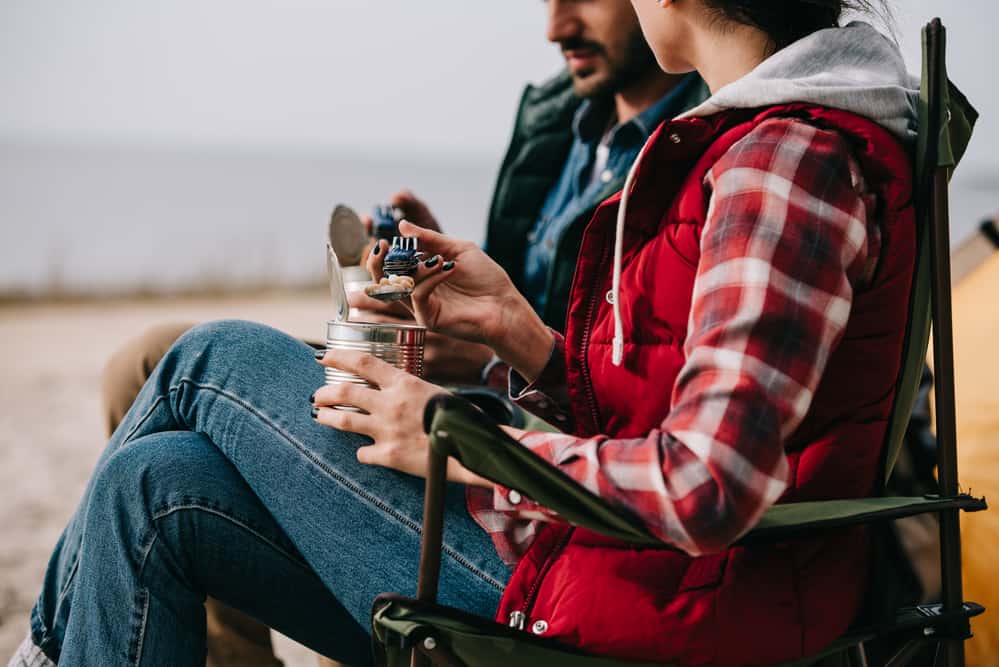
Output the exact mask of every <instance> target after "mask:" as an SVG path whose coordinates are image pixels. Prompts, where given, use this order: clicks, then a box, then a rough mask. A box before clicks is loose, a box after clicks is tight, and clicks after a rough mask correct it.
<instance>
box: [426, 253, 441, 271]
mask: <svg viewBox="0 0 999 667" xmlns="http://www.w3.org/2000/svg"><path fill="white" fill-rule="evenodd" d="M439 261H441V256H440V255H434V256H433V257H431V258H430V259H428V260H427V261H425V262H424V263H423V266H425V267H427V268H428V269H432V268H434V267H435V266H437V262H439Z"/></svg>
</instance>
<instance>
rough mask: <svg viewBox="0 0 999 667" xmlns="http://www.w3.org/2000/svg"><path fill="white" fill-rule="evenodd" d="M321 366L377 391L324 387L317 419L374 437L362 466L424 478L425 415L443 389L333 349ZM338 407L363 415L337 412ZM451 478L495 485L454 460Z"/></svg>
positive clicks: (316, 403) (363, 450)
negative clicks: (353, 377)
mask: <svg viewBox="0 0 999 667" xmlns="http://www.w3.org/2000/svg"><path fill="white" fill-rule="evenodd" d="M319 363H320V364H322V365H323V366H329V367H330V368H338V369H340V370H344V371H349V372H351V373H354V374H355V375H359V376H360V377H362V378H364V379H365V380H367V381H368V382H370V383H371V384H373V385H375V387H374V388H369V387H363V386H361V385H357V384H349V383H339V384H330V385H324V386H322V387H320V388H319V389H317V390H316V393H315V394H313V396H312V402H313V417H314V418H315V420H316V421H318V422H319V423H320V424H324V425H326V426H331V427H333V428H337V429H340V430H341V431H351V432H353V433H360V434H361V435H366V436H368V437H369V438H371V440H372V441H373V442H372V444H370V445H367V446H364V447H360V448H359V449H358V450H357V460H358V461H360V462H361V463H365V464H369V465H378V466H383V467H385V468H392V469H394V470H398V471H400V472H404V473H408V474H410V475H415V476H417V477H425V476H426V474H427V455H428V450H429V447H430V440H429V438H428V437H427V435H426V434H425V433H424V432H423V411H424V409H425V408H426V405H427V402H428V401H429V400H430V399H431V398H432V397H434V396H436V395H438V394H441V393H445V390H444V389H441V388H440V387H438V386H437V385H434V384H431V383H429V382H426V381H424V380H421V379H420V378H418V377H416V376H415V375H411V374H409V373H407V372H405V371H402V370H399V369H398V368H396V367H395V366H392V365H390V364H387V363H385V362H384V361H382V360H381V359H378V358H376V357H373V356H372V355H370V354H366V353H363V352H353V351H347V350H329V351H327V352H326V353H325V356H323V357H322V358H321V359H319ZM334 405H346V406H351V407H355V408H358V409H360V410H362V411H363V412H351V411H348V410H337V409H334V408H333V406H334ZM448 479H449V480H451V481H452V482H460V483H462V484H472V485H478V486H485V487H491V486H492V483H491V482H489V481H488V480H486V479H484V478H482V477H479V476H478V475H475V474H474V473H472V472H470V471H469V470H467V469H466V468H464V467H463V466H462V465H461V464H459V463H458V462H457V461H455V460H453V459H451V460H449V461H448Z"/></svg>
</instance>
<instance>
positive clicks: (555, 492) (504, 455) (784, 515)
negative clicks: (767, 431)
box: [424, 395, 986, 548]
mask: <svg viewBox="0 0 999 667" xmlns="http://www.w3.org/2000/svg"><path fill="white" fill-rule="evenodd" d="M424 427H425V429H426V431H427V433H428V434H429V436H430V442H431V446H432V447H433V448H434V450H435V451H437V452H438V453H439V454H442V455H445V456H451V457H454V458H455V459H457V460H458V461H460V462H461V464H462V465H463V466H465V467H466V468H468V469H469V470H471V471H472V472H474V473H476V474H478V475H481V476H483V477H485V478H486V479H489V480H492V481H493V482H496V483H497V484H501V485H503V486H505V487H508V488H512V489H516V490H517V491H519V492H520V493H521V494H523V495H525V496H527V497H528V498H531V499H532V500H534V501H536V502H538V503H540V504H542V505H544V506H545V507H547V508H549V509H551V510H554V511H555V512H557V513H558V514H559V515H560V516H561V517H562V518H563V519H565V520H566V521H568V522H569V523H572V524H574V525H577V526H582V527H584V528H587V529H589V530H592V531H594V532H596V533H600V534H602V535H606V536H608V537H614V538H618V539H621V540H624V541H626V542H629V543H631V544H636V545H646V546H653V547H658V548H672V547H670V545H668V544H666V543H665V542H662V541H661V540H659V539H658V538H656V537H655V536H653V535H652V534H651V533H650V532H649V530H648V529H647V528H646V527H645V525H644V524H643V523H642V521H641V520H640V519H639V518H638V517H637V516H636V515H634V514H632V513H630V512H629V511H628V510H627V509H625V508H622V507H620V506H615V505H611V504H610V503H608V502H607V501H605V500H604V499H602V498H600V497H599V496H597V495H596V494H594V493H592V492H591V491H590V490H589V489H586V488H584V487H583V486H582V485H580V484H579V483H577V482H576V481H575V480H574V479H572V478H571V477H569V476H568V475H566V474H565V473H563V472H562V471H561V470H559V469H558V468H555V467H554V466H552V465H551V464H549V463H548V462H547V461H545V460H544V459H542V458H540V457H539V456H537V455H535V454H534V453H533V452H531V451H530V450H529V449H527V448H526V447H523V446H521V445H520V443H518V442H517V441H516V440H514V439H513V438H511V437H510V436H508V435H507V434H506V433H505V432H504V431H502V430H501V429H500V428H499V427H498V426H497V425H496V423H495V422H493V421H492V420H491V419H490V418H489V417H488V416H486V415H485V414H484V413H483V412H481V411H480V410H478V409H477V408H475V407H474V406H473V405H471V404H470V403H468V402H467V401H464V400H462V399H460V398H458V397H455V396H450V395H441V396H438V397H436V398H434V399H433V400H432V401H430V403H429V404H428V405H427V410H426V412H425V414H424ZM949 509H961V510H965V511H969V512H973V511H978V510H983V509H986V503H985V500H984V498H973V497H971V496H968V495H964V494H962V495H959V496H955V497H950V498H941V497H937V496H922V497H912V498H910V497H897V496H890V497H879V498H856V499H847V500H820V501H811V502H800V503H782V504H779V505H774V506H773V507H771V508H770V509H769V510H767V512H766V513H765V514H764V515H763V518H762V519H761V520H760V522H759V523H758V524H757V525H756V527H754V528H753V530H751V531H750V532H749V533H747V534H746V535H744V536H743V537H742V538H741V539H740V540H739V543H740V544H744V543H754V542H757V543H759V542H778V541H782V540H787V539H794V538H798V537H805V536H808V535H813V534H816V533H820V532H822V531H827V530H832V529H836V528H845V527H849V526H859V525H865V524H870V523H875V522H878V521H889V520H893V519H899V518H902V517H906V516H913V515H916V514H925V513H929V512H940V511H943V510H949Z"/></svg>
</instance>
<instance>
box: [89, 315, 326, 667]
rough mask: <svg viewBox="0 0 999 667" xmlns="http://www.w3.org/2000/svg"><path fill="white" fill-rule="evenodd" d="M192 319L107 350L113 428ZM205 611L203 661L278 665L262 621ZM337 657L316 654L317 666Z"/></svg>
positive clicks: (212, 665)
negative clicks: (111, 352)
mask: <svg viewBox="0 0 999 667" xmlns="http://www.w3.org/2000/svg"><path fill="white" fill-rule="evenodd" d="M192 326H193V325H192V324H165V325H160V326H155V327H151V328H150V329H148V330H147V331H145V332H144V333H143V334H141V335H140V336H138V337H137V338H134V339H132V340H131V341H129V342H128V343H126V344H125V345H124V346H123V347H121V348H120V349H119V350H118V351H117V352H115V353H114V355H112V357H111V359H110V360H109V361H108V364H107V366H106V367H105V369H104V377H103V381H102V394H103V405H104V422H105V425H106V426H107V430H108V434H109V435H110V434H111V433H112V432H114V430H115V428H117V427H118V424H119V423H121V420H122V418H123V417H124V416H125V413H126V412H128V409H129V408H130V407H131V405H132V402H133V401H134V400H135V397H136V396H137V395H138V394H139V390H140V389H142V386H143V385H144V384H145V383H146V379H147V378H148V377H149V375H150V374H151V373H152V372H153V369H154V368H156V364H157V363H159V361H160V359H162V358H163V355H165V354H166V352H167V350H169V349H170V346H171V345H173V343H174V341H176V340H177V339H178V338H180V336H181V334H183V333H184V332H185V331H187V330H188V329H190V328H191V327H192ZM205 610H206V612H207V616H208V661H207V665H208V667H280V666H281V665H282V664H283V663H282V662H281V661H280V660H278V659H277V658H276V657H274V647H273V646H272V644H271V633H270V629H268V628H267V626H265V625H263V624H262V623H260V622H259V621H257V620H255V619H253V618H251V617H249V616H247V615H246V614H244V613H242V612H240V611H237V610H235V609H231V608H229V607H226V606H225V605H224V604H222V603H221V602H219V601H218V600H213V599H211V598H209V599H208V601H207V602H206V603H205ZM337 664H339V663H336V662H333V661H332V660H329V659H327V658H323V657H320V658H319V665H320V667H332V666H335V665H337Z"/></svg>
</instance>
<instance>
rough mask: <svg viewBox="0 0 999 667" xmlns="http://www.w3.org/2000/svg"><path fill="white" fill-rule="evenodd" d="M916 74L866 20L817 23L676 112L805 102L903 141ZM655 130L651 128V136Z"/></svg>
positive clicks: (912, 137) (620, 350)
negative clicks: (854, 118) (823, 26)
mask: <svg viewBox="0 0 999 667" xmlns="http://www.w3.org/2000/svg"><path fill="white" fill-rule="evenodd" d="M918 99H919V80H918V79H917V78H915V77H913V76H911V75H910V74H909V73H908V71H907V70H906V68H905V62H904V61H903V59H902V54H901V52H900V51H899V50H898V47H897V46H896V45H895V44H894V43H892V41H891V40H889V39H888V38H887V37H885V36H884V35H882V34H881V33H880V32H879V31H878V30H877V29H876V28H874V27H873V26H871V25H870V24H868V23H863V22H861V21H854V22H853V23H850V24H848V25H846V26H843V27H836V28H829V29H826V30H819V31H818V32H814V33H812V34H811V35H808V36H807V37H804V38H802V39H800V40H798V41H797V42H794V43H793V44H791V45H789V46H787V47H786V48H784V49H781V50H780V51H778V52H777V53H775V54H773V55H772V56H770V57H769V58H767V59H766V60H764V61H763V62H762V63H760V64H759V65H757V66H756V68H754V69H753V70H752V71H750V72H749V73H748V74H746V75H745V76H743V77H741V78H740V79H737V80H736V81H733V82H732V83H730V84H728V85H727V86H724V87H722V88H721V89H719V90H718V91H717V92H715V94H714V95H712V96H711V97H709V98H708V99H707V100H705V101H704V102H703V103H702V104H700V105H699V106H697V107H695V108H693V109H691V110H690V111H688V112H686V113H684V114H682V115H680V116H679V118H692V117H697V116H710V115H713V114H716V113H719V112H721V111H725V110H728V109H754V108H757V107H770V106H778V105H782V104H794V103H805V104H815V105H819V106H824V107H828V108H832V109H839V110H841V111H848V112H850V113H854V114H856V115H858V116H863V117H865V118H869V119H870V120H872V121H874V122H875V123H878V124H879V125H881V126H882V127H884V128H885V129H886V130H888V131H889V132H891V133H892V134H894V135H895V136H896V137H898V138H899V139H900V140H902V141H904V142H906V143H914V142H915V141H916V126H917V118H918V116H917V108H918V107H917V101H918ZM653 136H655V135H653ZM648 146H649V144H648V143H646V145H645V148H644V149H642V151H641V152H640V153H639V155H638V157H637V158H636V159H635V163H634V164H633V165H632V166H631V170H630V171H629V172H628V178H627V179H626V180H625V183H624V188H623V189H622V191H621V202H620V204H619V205H618V211H617V228H616V230H615V235H614V274H613V287H612V292H613V294H612V297H611V299H612V300H611V304H612V305H613V309H614V339H613V342H612V350H613V352H612V354H613V356H612V363H613V364H614V365H615V366H619V365H621V362H622V359H623V356H624V323H623V320H622V317H621V305H620V303H621V299H620V292H621V261H622V258H621V251H622V245H623V242H624V226H625V220H626V218H627V215H628V198H629V195H630V194H631V187H632V184H633V183H634V178H635V173H636V172H637V170H638V164H639V163H640V162H641V160H642V157H643V156H644V155H645V152H646V150H647V149H648Z"/></svg>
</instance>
